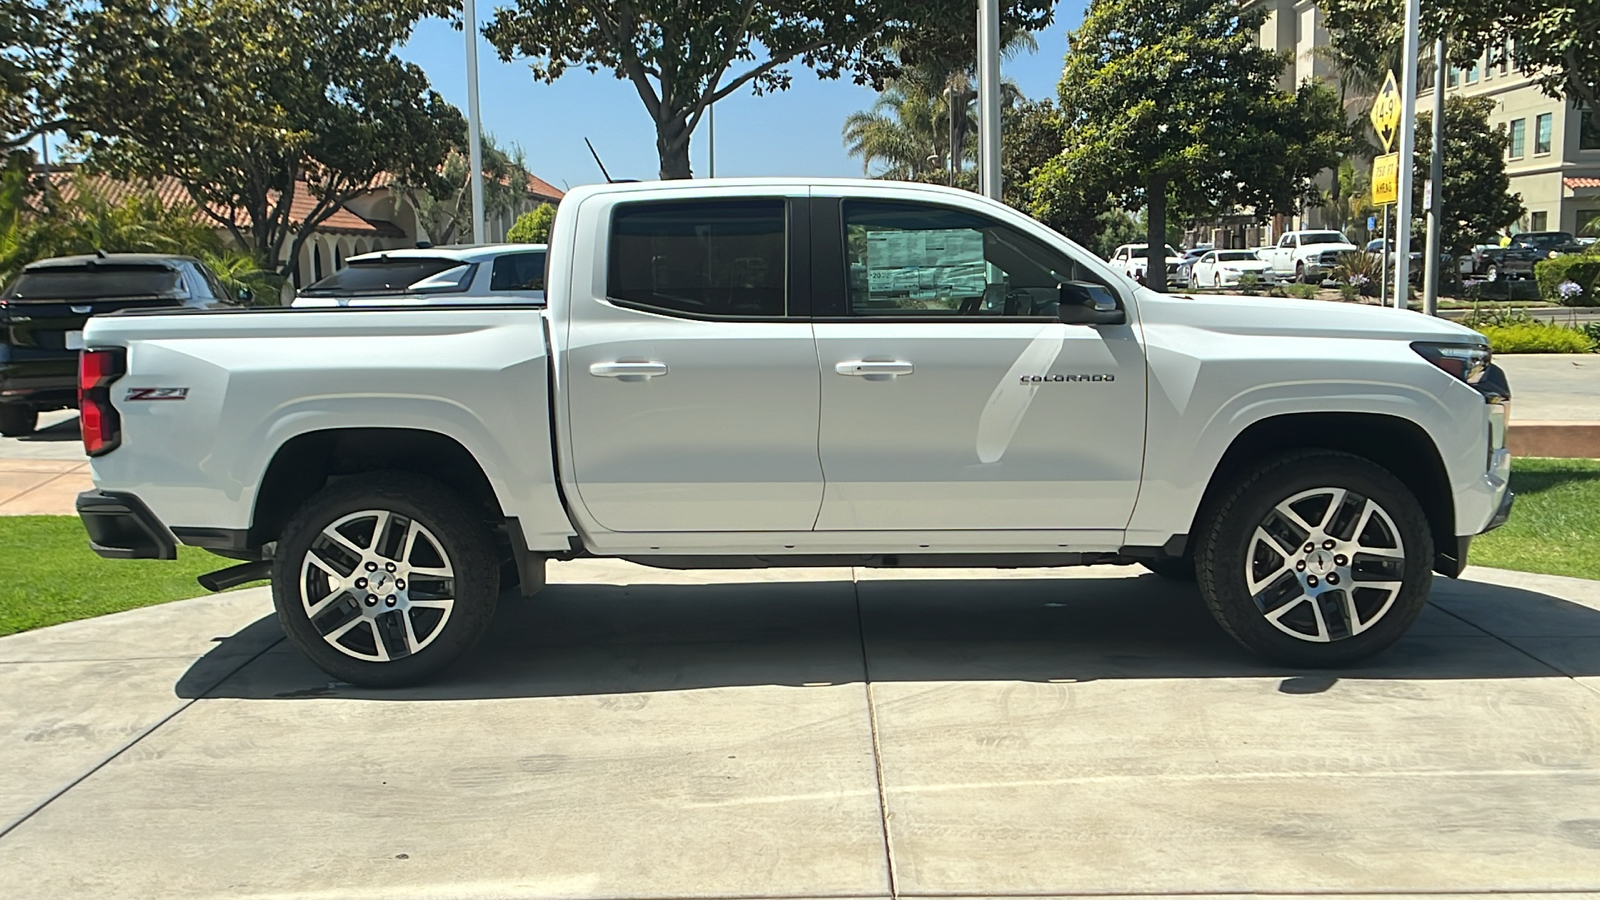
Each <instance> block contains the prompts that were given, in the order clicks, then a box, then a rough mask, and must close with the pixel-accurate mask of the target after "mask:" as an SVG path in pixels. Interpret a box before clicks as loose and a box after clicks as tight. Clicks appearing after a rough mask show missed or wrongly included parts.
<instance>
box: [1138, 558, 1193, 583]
mask: <svg viewBox="0 0 1600 900" xmlns="http://www.w3.org/2000/svg"><path fill="white" fill-rule="evenodd" d="M1139 565H1141V566H1144V567H1145V568H1146V569H1149V570H1150V571H1152V572H1154V573H1156V574H1157V575H1160V576H1161V577H1162V578H1165V579H1167V580H1168V581H1194V580H1195V574H1194V559H1193V558H1192V557H1188V556H1179V557H1167V558H1166V559H1141V560H1139Z"/></svg>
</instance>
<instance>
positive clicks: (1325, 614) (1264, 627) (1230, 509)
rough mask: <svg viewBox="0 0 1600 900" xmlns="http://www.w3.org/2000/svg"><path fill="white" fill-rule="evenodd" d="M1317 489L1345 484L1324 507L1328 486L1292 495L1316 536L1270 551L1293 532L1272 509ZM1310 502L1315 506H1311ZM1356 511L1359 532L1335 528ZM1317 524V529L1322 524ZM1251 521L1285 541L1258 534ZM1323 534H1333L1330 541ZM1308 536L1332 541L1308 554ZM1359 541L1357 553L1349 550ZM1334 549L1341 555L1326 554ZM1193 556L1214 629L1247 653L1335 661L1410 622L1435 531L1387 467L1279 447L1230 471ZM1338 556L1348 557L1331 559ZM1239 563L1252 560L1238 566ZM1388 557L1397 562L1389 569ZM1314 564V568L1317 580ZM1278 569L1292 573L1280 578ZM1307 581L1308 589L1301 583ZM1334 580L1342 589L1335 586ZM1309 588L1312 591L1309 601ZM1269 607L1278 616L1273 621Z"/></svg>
mask: <svg viewBox="0 0 1600 900" xmlns="http://www.w3.org/2000/svg"><path fill="white" fill-rule="evenodd" d="M1323 488H1329V489H1334V490H1343V491H1346V492H1348V493H1347V494H1346V495H1345V497H1346V498H1347V499H1346V501H1345V504H1344V505H1342V506H1340V507H1339V508H1338V509H1337V510H1335V509H1334V507H1333V504H1332V500H1333V498H1334V497H1335V496H1337V495H1336V494H1335V493H1328V494H1327V495H1326V499H1325V500H1322V499H1319V497H1320V494H1319V495H1318V496H1317V497H1307V498H1306V499H1304V500H1301V501H1298V504H1297V505H1298V509H1299V510H1302V511H1304V512H1305V515H1304V516H1303V517H1302V522H1304V523H1307V524H1311V519H1312V518H1313V517H1318V516H1322V517H1324V518H1321V519H1318V521H1316V522H1315V523H1314V527H1316V528H1318V531H1317V532H1314V533H1313V534H1312V535H1305V536H1302V537H1300V538H1299V540H1296V541H1295V546H1294V548H1293V553H1292V554H1291V555H1289V556H1283V554H1282V553H1281V552H1280V550H1281V548H1282V547H1283V546H1284V545H1286V544H1287V543H1288V540H1287V538H1288V537H1292V536H1293V534H1294V533H1296V532H1299V531H1300V529H1299V526H1296V525H1295V524H1294V523H1293V522H1292V521H1291V520H1290V519H1289V518H1288V517H1286V516H1283V515H1282V514H1281V513H1279V512H1277V510H1278V509H1279V505H1280V504H1284V503H1286V502H1287V501H1289V500H1291V499H1292V498H1295V497H1296V496H1297V495H1300V494H1303V493H1304V494H1317V493H1318V492H1319V491H1320V489H1323ZM1351 497H1353V498H1354V499H1348V498H1351ZM1363 498H1364V499H1366V500H1371V501H1372V503H1373V504H1374V505H1375V506H1376V507H1377V508H1378V513H1382V515H1381V516H1380V515H1379V514H1378V513H1370V514H1369V513H1368V512H1367V509H1368V507H1367V506H1366V505H1365V504H1364V503H1360V502H1359V501H1361V500H1362V499H1363ZM1319 502H1320V504H1321V509H1322V510H1323V511H1324V512H1319V511H1318V507H1317V504H1318V503H1319ZM1358 505H1359V508H1357V507H1358ZM1296 508H1297V507H1290V509H1291V511H1294V510H1295V509H1296ZM1352 509H1354V510H1355V511H1354V512H1350V510H1352ZM1269 516H1271V518H1269ZM1347 516H1348V517H1353V518H1346V517H1347ZM1363 516H1368V518H1367V519H1366V520H1365V521H1366V522H1367V525H1366V530H1363V531H1362V533H1360V534H1351V535H1348V537H1347V536H1346V535H1344V534H1343V533H1344V532H1347V531H1348V532H1353V531H1354V530H1355V529H1356V528H1357V527H1360V526H1361V521H1360V520H1361V517H1363ZM1323 525H1327V526H1328V530H1327V532H1322V531H1321V530H1320V529H1321V526H1323ZM1258 528H1260V529H1262V530H1263V531H1264V532H1270V533H1272V534H1281V535H1283V537H1282V538H1278V539H1274V540H1273V541H1272V542H1267V541H1262V540H1261V539H1259V538H1258V537H1257V530H1258ZM1284 529H1288V530H1287V531H1285V530H1284ZM1391 532H1392V533H1391ZM1330 535H1332V536H1337V537H1340V538H1341V539H1343V540H1341V541H1333V537H1331V536H1330ZM1363 536H1365V537H1366V538H1367V540H1366V541H1362V538H1363ZM1307 537H1311V538H1313V543H1316V540H1317V539H1325V540H1327V541H1333V546H1332V547H1329V546H1327V545H1326V544H1322V543H1316V550H1315V551H1311V552H1307V551H1305V545H1303V544H1302V543H1300V542H1301V541H1304V540H1306V539H1307ZM1346 540H1353V541H1355V543H1346V542H1345V541H1346ZM1394 541H1398V545H1397V546H1394V547H1390V548H1387V552H1385V550H1384V549H1383V545H1384V544H1385V543H1393V542H1394ZM1357 545H1360V548H1361V549H1356V550H1350V549H1349V548H1351V547H1356V546H1357ZM1252 551H1254V555H1252ZM1341 551H1342V552H1344V553H1349V555H1348V556H1344V555H1338V556H1335V555H1333V554H1336V553H1341ZM1379 554H1382V555H1379ZM1195 555H1196V562H1197V566H1196V571H1197V573H1198V576H1199V581H1200V593H1201V596H1202V597H1204V598H1205V601H1206V605H1207V607H1209V608H1210V610H1211V615H1212V616H1213V617H1214V618H1215V619H1216V620H1217V623H1218V624H1219V625H1221V626H1222V628H1223V630H1224V631H1226V632H1228V634H1229V635H1231V636H1232V637H1233V638H1234V639H1235V640H1237V641H1238V642H1239V643H1241V644H1243V645H1244V646H1245V647H1247V648H1249V649H1250V650H1253V651H1254V652H1256V653H1257V654H1260V655H1261V656H1263V657H1266V658H1267V659H1269V660H1272V661H1274V662H1278V663H1285V664H1288V665H1291V666H1309V667H1324V666H1340V665H1345V664H1348V663H1352V662H1355V661H1357V660H1360V659H1363V658H1365V657H1368V656H1371V655H1372V654H1374V653H1377V652H1379V651H1380V650H1383V649H1384V648H1386V647H1388V646H1389V645H1390V644H1392V643H1394V642H1395V641H1396V640H1398V639H1399V637H1400V636H1401V635H1402V634H1404V633H1405V630H1406V629H1407V628H1409V627H1410V625H1411V623H1412V622H1413V621H1415V619H1416V617H1417V615H1418V614H1419V613H1420V612H1421V611H1422V607H1423V605H1424V604H1425V603H1427V600H1428V591H1429V588H1430V587H1431V585H1432V581H1433V575H1432V571H1431V570H1432V566H1433V536H1432V532H1431V530H1430V529H1429V527H1428V520H1427V516H1426V515H1425V514H1424V513H1423V510H1422V506H1421V504H1419V503H1418V502H1417V499H1416V497H1414V496H1413V495H1412V493H1411V491H1410V490H1408V489H1407V488H1406V486H1405V485H1404V484H1402V483H1401V482H1400V480H1399V479H1397V478H1395V477H1394V476H1393V475H1392V474H1390V473H1389V472H1388V471H1387V470H1385V469H1383V468H1381V467H1379V466H1377V465H1375V464H1373V463H1371V462H1369V461H1367V460H1365V459H1362V458H1360V457H1357V456H1352V455H1350V454H1347V453H1336V452H1332V451H1324V450H1309V451H1299V452H1295V453H1291V454H1287V455H1285V456H1281V457H1278V458H1277V459H1274V460H1271V461H1269V462H1266V463H1264V464H1262V465H1261V466H1259V467H1258V468H1256V469H1254V470H1252V471H1251V472H1249V473H1248V474H1246V475H1245V476H1244V477H1242V478H1240V479H1239V480H1238V481H1237V482H1236V483H1235V484H1234V486H1233V487H1232V488H1231V489H1229V490H1228V491H1227V492H1226V493H1225V494H1224V496H1223V497H1222V498H1221V500H1220V501H1219V502H1217V503H1216V504H1214V505H1213V506H1212V507H1211V512H1210V514H1209V516H1208V518H1207V522H1206V524H1205V526H1204V527H1203V528H1202V529H1201V534H1200V540H1199V544H1198V546H1197V547H1196V551H1195ZM1358 556H1359V559H1358V558H1357V557H1358ZM1280 557H1281V559H1282V562H1281V566H1283V567H1284V568H1281V569H1280V568H1277V567H1279V566H1280V562H1279V558H1280ZM1341 559H1342V560H1345V561H1346V563H1347V565H1344V566H1342V567H1339V566H1336V565H1335V563H1336V562H1337V561H1338V560H1341ZM1247 560H1249V565H1250V566H1251V567H1252V568H1249V569H1247V568H1246V565H1247ZM1300 563H1309V565H1308V566H1304V567H1301V566H1300ZM1397 564H1398V565H1400V566H1403V568H1402V569H1399V570H1397V569H1396V565H1397ZM1297 567H1298V568H1297ZM1358 567H1359V569H1358ZM1330 570H1331V571H1332V572H1333V573H1334V574H1333V575H1332V576H1331V577H1330V576H1329V575H1328V572H1329V571H1330ZM1275 572H1276V573H1277V574H1274V573H1275ZM1317 572H1321V573H1322V575H1321V580H1318V577H1317V575H1316V574H1314V573H1317ZM1258 573H1259V574H1258ZM1284 573H1287V575H1288V576H1292V578H1289V579H1287V580H1285V574H1284ZM1341 573H1342V574H1341ZM1307 575H1309V576H1310V577H1309V578H1307V577H1306V576H1307ZM1375 576H1376V577H1375ZM1384 576H1388V577H1387V578H1385V577H1384ZM1252 577H1259V579H1260V581H1259V582H1258V585H1260V586H1261V589H1260V590H1259V591H1258V592H1257V593H1258V594H1259V595H1260V596H1261V597H1262V598H1263V599H1262V601H1261V602H1260V603H1258V601H1257V599H1256V596H1254V595H1252V593H1251V591H1250V589H1249V588H1250V585H1249V582H1248V581H1247V578H1252ZM1336 580H1337V581H1336ZM1308 581H1309V582H1310V584H1311V585H1312V587H1307V583H1308ZM1335 583H1338V584H1348V585H1350V587H1349V588H1342V589H1340V590H1334V589H1333V587H1332V585H1334V584H1335ZM1384 583H1387V584H1393V585H1396V587H1394V588H1393V589H1392V590H1393V593H1392V594H1390V593H1389V591H1390V590H1391V589H1390V588H1386V587H1385V588H1377V587H1361V588H1357V587H1356V585H1363V584H1384ZM1291 595H1295V596H1291ZM1313 596H1315V598H1316V599H1308V598H1310V597H1313ZM1268 613H1272V614H1273V615H1277V616H1278V617H1279V622H1281V623H1283V624H1282V625H1275V624H1273V622H1272V621H1271V620H1269V618H1268ZM1308 622H1309V624H1308ZM1291 631H1293V632H1295V633H1296V634H1300V635H1301V636H1300V637H1296V636H1294V635H1293V634H1291V633H1290V632H1291ZM1314 636H1316V637H1320V638H1321V639H1320V640H1319V639H1313V637H1314Z"/></svg>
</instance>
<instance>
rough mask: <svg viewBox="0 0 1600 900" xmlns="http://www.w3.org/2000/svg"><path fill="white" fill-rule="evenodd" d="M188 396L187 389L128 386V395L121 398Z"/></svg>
mask: <svg viewBox="0 0 1600 900" xmlns="http://www.w3.org/2000/svg"><path fill="white" fill-rule="evenodd" d="M187 396H189V389H188V388H186V387H181V388H128V396H126V397H123V398H122V399H124V400H128V401H133V400H182V399H184V398H185V397H187Z"/></svg>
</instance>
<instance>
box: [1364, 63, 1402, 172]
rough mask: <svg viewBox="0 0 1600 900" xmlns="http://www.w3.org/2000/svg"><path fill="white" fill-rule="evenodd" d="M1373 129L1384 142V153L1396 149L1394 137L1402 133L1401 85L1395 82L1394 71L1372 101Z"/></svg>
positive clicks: (1391, 70)
mask: <svg viewBox="0 0 1600 900" xmlns="http://www.w3.org/2000/svg"><path fill="white" fill-rule="evenodd" d="M1371 118H1372V128H1373V130H1374V131H1376V132H1378V140H1380V141H1383V152H1385V153H1388V152H1389V151H1391V150H1393V149H1394V136H1395V134H1396V133H1398V132H1399V131H1400V85H1399V83H1398V82H1396V81H1395V77H1394V70H1393V69H1390V70H1389V77H1388V78H1387V79H1385V80H1384V82H1383V89H1382V90H1380V91H1378V96H1377V97H1375V98H1373V101H1372V117H1371Z"/></svg>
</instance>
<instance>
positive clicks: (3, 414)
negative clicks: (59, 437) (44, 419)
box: [0, 404, 39, 437]
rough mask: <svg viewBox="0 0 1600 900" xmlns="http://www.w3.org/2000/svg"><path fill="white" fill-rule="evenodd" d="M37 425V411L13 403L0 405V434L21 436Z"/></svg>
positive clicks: (30, 432)
mask: <svg viewBox="0 0 1600 900" xmlns="http://www.w3.org/2000/svg"><path fill="white" fill-rule="evenodd" d="M38 427H39V411H38V410H37V409H30V408H27V407H23V406H16V405H13V404H5V405H0V435H5V436H6V437H23V436H24V435H29V434H33V432H34V429H36V428H38Z"/></svg>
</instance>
